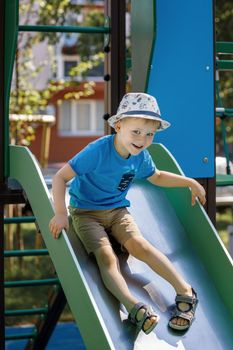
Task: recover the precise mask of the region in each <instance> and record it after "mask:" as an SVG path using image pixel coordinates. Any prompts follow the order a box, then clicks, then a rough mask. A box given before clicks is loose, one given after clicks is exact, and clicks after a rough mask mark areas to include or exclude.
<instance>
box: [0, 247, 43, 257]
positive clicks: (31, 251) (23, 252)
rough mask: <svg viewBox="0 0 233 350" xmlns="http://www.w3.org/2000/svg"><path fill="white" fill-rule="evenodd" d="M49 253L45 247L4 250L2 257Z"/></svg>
mask: <svg viewBox="0 0 233 350" xmlns="http://www.w3.org/2000/svg"><path fill="white" fill-rule="evenodd" d="M42 255H49V252H48V250H47V249H26V250H5V251H4V257H5V258H9V257H16V256H42Z"/></svg>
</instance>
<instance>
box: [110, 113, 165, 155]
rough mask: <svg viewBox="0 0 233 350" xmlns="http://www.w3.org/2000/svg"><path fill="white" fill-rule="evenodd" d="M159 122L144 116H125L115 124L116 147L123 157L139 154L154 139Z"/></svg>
mask: <svg viewBox="0 0 233 350" xmlns="http://www.w3.org/2000/svg"><path fill="white" fill-rule="evenodd" d="M158 127H159V122H156V121H153V120H149V119H142V118H124V119H121V120H119V121H118V122H117V123H116V124H115V130H116V133H117V135H116V138H115V147H116V150H117V152H118V153H119V154H120V155H121V156H122V157H123V158H128V157H129V155H130V154H131V155H138V154H139V153H140V152H141V151H142V150H144V149H145V148H147V147H149V146H150V145H151V143H152V141H153V138H154V135H155V133H156V130H157V129H158Z"/></svg>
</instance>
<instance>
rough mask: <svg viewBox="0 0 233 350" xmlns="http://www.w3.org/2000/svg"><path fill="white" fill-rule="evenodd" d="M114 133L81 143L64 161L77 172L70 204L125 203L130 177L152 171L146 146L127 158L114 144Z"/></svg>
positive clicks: (111, 205) (101, 206) (86, 206)
mask: <svg viewBox="0 0 233 350" xmlns="http://www.w3.org/2000/svg"><path fill="white" fill-rule="evenodd" d="M114 138H115V135H108V136H104V137H102V138H100V139H98V140H96V141H94V142H92V143H90V144H89V145H88V146H87V147H85V148H84V149H83V150H82V151H81V152H79V153H78V154H76V155H75V156H74V157H73V158H72V159H71V160H70V161H69V162H68V163H69V165H70V166H71V168H72V169H73V170H74V172H75V173H76V174H77V176H75V177H74V178H73V180H72V182H71V185H70V190H69V194H70V205H71V206H72V207H75V208H83V209H93V210H101V209H102V210H104V209H112V208H119V207H126V206H129V205H130V202H129V201H128V200H127V199H126V198H125V197H126V195H127V192H128V190H129V187H130V185H131V183H132V181H133V179H144V178H148V177H150V176H152V175H153V174H154V172H155V171H156V168H155V164H154V162H153V160H152V158H151V156H150V154H149V152H148V151H147V150H143V151H142V152H141V153H140V154H138V155H137V156H132V155H131V156H130V157H129V158H128V159H124V158H123V157H121V156H120V155H119V154H118V152H117V151H116V149H115V146H114Z"/></svg>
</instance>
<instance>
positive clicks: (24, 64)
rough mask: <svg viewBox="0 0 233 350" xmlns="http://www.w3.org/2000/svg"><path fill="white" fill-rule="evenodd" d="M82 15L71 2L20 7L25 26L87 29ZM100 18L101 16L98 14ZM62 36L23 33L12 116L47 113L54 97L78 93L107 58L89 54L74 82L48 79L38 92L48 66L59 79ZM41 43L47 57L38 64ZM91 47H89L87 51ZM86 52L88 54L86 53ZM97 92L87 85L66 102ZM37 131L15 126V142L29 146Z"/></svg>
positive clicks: (39, 0)
mask: <svg viewBox="0 0 233 350" xmlns="http://www.w3.org/2000/svg"><path fill="white" fill-rule="evenodd" d="M79 14H80V6H78V5H76V4H75V3H74V2H72V1H71V0H60V1H54V0H46V1H45V0H21V1H20V4H19V18H20V24H24V25H28V24H35V25H87V22H85V21H84V23H79V16H78V15H79ZM96 15H98V14H97V13H96ZM93 17H94V16H92V18H93ZM97 17H98V16H97ZM100 22H101V21H100V20H99V19H98V20H97V21H96V22H95V25H98V24H99V23H100ZM61 35H64V34H61V33H46V32H36V33H19V36H18V45H17V51H16V60H15V79H14V83H13V84H12V89H11V99H10V113H12V114H36V113H44V111H45V110H46V107H47V105H48V104H49V102H50V100H51V99H52V97H53V96H54V94H56V93H57V92H58V91H61V90H64V89H65V88H67V87H73V88H74V90H75V88H76V87H78V86H79V85H80V82H81V81H82V80H83V79H84V77H85V75H86V74H87V71H88V70H90V69H92V68H93V67H95V66H97V65H98V64H100V63H102V62H103V54H101V53H100V54H97V53H96V54H95V55H94V56H93V52H92V51H93V50H92V51H91V53H90V55H89V56H87V54H86V53H85V61H84V62H80V64H79V65H78V66H77V67H75V69H73V70H72V71H71V72H70V77H71V78H70V80H69V81H64V80H58V79H50V78H48V82H47V85H46V87H45V88H43V89H42V90H38V89H35V82H36V81H37V79H38V77H39V75H40V74H41V73H42V72H43V70H44V68H45V67H46V66H47V65H49V66H50V67H51V70H52V71H53V72H54V75H55V72H56V70H57V66H56V61H55V45H56V44H57V43H58V41H59V40H60V38H61ZM86 36H87V35H86ZM92 37H94V36H92ZM41 42H46V43H47V49H48V53H47V57H46V58H45V59H44V60H43V61H41V62H39V63H37V64H35V63H34V62H35V57H34V51H33V47H34V46H35V45H36V44H38V43H41ZM83 44H84V46H85V40H83ZM94 44H95V42H93V45H94ZM87 46H88V44H86V46H85V47H87ZM84 51H85V52H86V49H85V50H84ZM82 60H83V59H82ZM77 76H79V79H77ZM93 88H94V84H93V82H87V83H85V84H84V86H83V89H82V91H80V92H78V93H77V92H74V93H69V94H66V95H65V98H67V99H79V98H80V97H81V96H89V95H91V94H93V93H94V89H93ZM76 90H77V89H76ZM34 130H35V129H34V128H33V127H31V126H30V125H29V124H28V123H27V122H22V121H19V122H18V123H13V122H12V123H11V138H12V139H13V138H14V139H16V142H17V143H21V144H25V145H28V144H30V142H31V140H32V139H33V138H34Z"/></svg>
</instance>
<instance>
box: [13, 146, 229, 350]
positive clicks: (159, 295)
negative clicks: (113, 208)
mask: <svg viewBox="0 0 233 350" xmlns="http://www.w3.org/2000/svg"><path fill="white" fill-rule="evenodd" d="M150 152H151V154H152V157H153V158H154V160H155V162H156V165H157V167H158V168H159V169H161V170H167V171H173V172H176V173H181V170H180V169H179V166H178V165H177V164H176V162H175V160H174V159H173V158H172V156H171V155H170V154H169V152H168V151H167V150H166V149H165V148H164V147H163V146H161V145H158V144H155V145H152V146H151V148H150ZM10 176H11V178H14V179H16V180H17V181H18V182H19V183H20V184H21V186H22V188H23V189H24V191H25V193H26V196H27V198H28V200H29V202H30V204H31V206H32V209H33V212H34V214H35V216H36V219H37V223H38V225H39V227H40V230H41V233H42V235H43V239H44V241H45V244H46V246H47V248H48V250H49V253H50V256H51V259H52V261H53V264H54V266H55V268H56V271H57V274H58V277H59V279H60V281H61V284H62V287H63V289H64V292H65V294H66V297H67V301H68V303H69V306H70V308H71V310H72V312H73V315H74V317H75V320H76V322H77V324H78V327H79V329H80V332H81V334H82V336H83V339H84V342H85V344H86V347H87V349H90V350H92V349H96V348H100V349H101V350H104V349H116V350H131V349H135V350H136V349H137V350H138V349H143V350H145V349H147V350H150V349H159V350H163V349H166V350H169V349H179V350H184V349H188V350H197V349H200V348H203V349H204V348H205V347H208V349H211V350H220V349H222V350H230V349H232V348H233V334H232V325H233V322H232V321H233V301H232V286H233V268H232V260H231V258H230V256H229V254H228V253H227V251H226V249H225V248H224V246H223V244H222V242H221V240H220V239H219V238H218V235H217V233H216V231H215V229H214V227H213V226H212V224H211V223H210V221H209V219H208V217H207V215H206V214H205V212H204V210H203V209H202V208H201V207H200V205H199V204H198V203H197V204H196V206H195V207H191V198H190V191H189V189H161V188H157V187H155V186H153V185H151V184H150V183H148V182H147V181H139V182H136V183H135V184H134V185H133V186H132V188H131V190H130V191H129V195H128V197H129V199H130V201H131V208H130V211H131V213H132V214H133V216H134V217H135V220H136V222H137V223H138V225H139V227H140V229H141V231H142V233H143V235H144V236H145V237H146V238H147V239H148V240H149V241H150V242H151V243H152V244H154V245H155V247H157V248H158V249H159V250H160V251H162V252H163V253H164V254H166V255H167V256H168V258H169V259H170V260H171V261H172V263H173V264H174V266H175V267H176V268H177V269H178V271H179V272H180V273H181V274H182V275H183V276H184V277H185V279H186V280H187V281H188V282H189V283H190V284H192V286H193V287H194V288H195V289H196V291H197V293H198V297H199V299H200V302H199V304H198V308H197V312H196V320H195V322H194V323H193V325H192V327H191V328H190V330H189V331H188V332H186V333H175V332H173V331H172V330H170V329H168V327H167V323H168V320H169V317H170V311H171V305H172V304H173V303H174V298H175V292H174V290H173V288H172V287H171V286H170V285H169V284H168V283H167V282H166V281H164V280H163V279H161V278H160V277H159V276H157V275H156V274H154V273H153V272H152V271H151V270H150V269H149V268H148V267H147V266H146V265H144V264H143V263H141V262H139V261H137V260H136V259H134V258H132V257H131V256H128V255H127V254H125V253H122V252H119V260H120V266H121V269H122V272H123V274H124V276H125V278H126V280H127V283H128V285H129V288H130V289H131V290H132V292H133V293H134V294H135V295H136V296H137V297H138V299H139V300H140V301H143V302H145V303H148V304H151V305H152V306H153V308H154V309H155V311H156V312H157V313H158V314H159V315H160V316H161V319H160V322H159V324H158V326H157V327H156V328H155V330H154V331H153V332H152V333H151V334H149V335H145V334H144V333H143V332H140V333H139V334H137V333H136V331H135V328H134V326H132V325H131V324H130V323H129V322H128V321H127V313H126V311H125V310H124V308H122V307H121V306H120V305H119V303H118V302H117V301H116V300H115V299H114V297H112V296H111V295H110V293H109V292H108V291H107V290H106V289H105V288H104V286H103V284H102V282H101V280H100V277H99V272H98V268H97V266H96V264H95V263H94V260H93V258H90V257H88V256H87V254H86V253H85V251H84V249H83V247H82V245H81V243H80V241H79V240H78V238H77V236H76V235H75V233H74V232H73V231H72V226H71V227H70V230H69V232H68V234H67V233H66V232H65V231H63V232H62V235H61V237H60V239H59V240H54V239H53V237H52V236H51V234H50V232H49V229H48V222H49V220H50V218H51V217H52V216H53V207H52V204H51V199H50V194H49V191H48V189H47V187H46V184H45V182H44V179H43V176H42V173H41V171H40V168H39V166H38V164H37V161H36V160H35V158H34V157H33V155H32V154H31V153H30V151H29V150H28V149H27V148H24V147H20V146H10Z"/></svg>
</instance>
